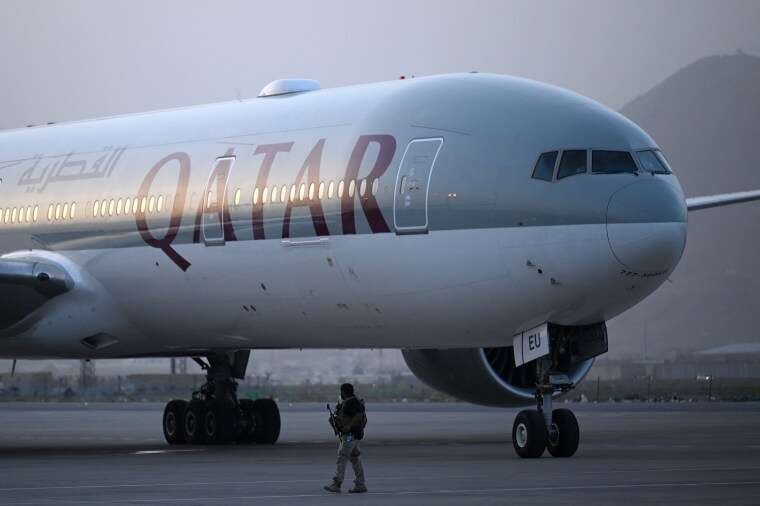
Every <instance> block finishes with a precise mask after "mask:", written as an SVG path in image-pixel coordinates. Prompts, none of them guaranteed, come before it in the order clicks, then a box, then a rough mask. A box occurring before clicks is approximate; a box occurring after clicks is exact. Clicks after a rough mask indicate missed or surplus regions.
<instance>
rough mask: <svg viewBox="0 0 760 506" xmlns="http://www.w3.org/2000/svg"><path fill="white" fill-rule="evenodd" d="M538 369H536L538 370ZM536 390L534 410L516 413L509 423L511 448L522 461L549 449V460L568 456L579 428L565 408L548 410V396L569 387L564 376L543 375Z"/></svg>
mask: <svg viewBox="0 0 760 506" xmlns="http://www.w3.org/2000/svg"><path fill="white" fill-rule="evenodd" d="M539 369H540V368H539ZM545 376H546V379H547V381H546V382H542V383H539V385H538V386H537V388H536V404H537V405H538V408H537V409H525V410H522V411H520V412H519V413H518V414H517V416H516V417H515V422H514V424H512V445H513V446H514V448H515V453H517V455H518V456H520V457H522V458H524V459H535V458H538V457H540V456H541V455H543V454H544V450H549V454H550V455H551V456H552V457H561V458H565V457H572V456H573V455H575V452H576V451H577V450H578V443H579V442H580V429H579V428H578V420H577V418H575V415H574V414H573V412H572V411H570V410H569V409H552V396H553V395H554V394H555V393H556V392H563V391H566V390H568V389H570V388H572V383H571V382H570V380H569V379H568V378H567V376H566V375H564V374H547V375H545Z"/></svg>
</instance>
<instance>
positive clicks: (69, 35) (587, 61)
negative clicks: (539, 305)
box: [0, 0, 760, 128]
mask: <svg viewBox="0 0 760 506" xmlns="http://www.w3.org/2000/svg"><path fill="white" fill-rule="evenodd" d="M737 49H742V50H744V51H746V52H749V53H753V54H760V1H756V0H751V1H720V2H719V1H714V2H713V1H702V0H687V1H663V0H657V1H640V0H636V1H633V0H631V1H628V2H613V1H610V0H602V1H584V2H569V1H563V2H559V1H558V2H511V1H474V0H459V1H435V2H434V1H416V2H414V1H409V0H405V1H392V0H382V1H373V2H368V1H367V2H365V1H360V0H350V1H336V2H331V1H327V0H322V1H314V2H301V1H295V0H288V1H282V2H272V1H269V2H254V1H249V2H243V1H239V2H223V1H213V2H210V1H209V2H194V1H188V0H184V1H171V2H168V1H167V2H160V1H156V0H152V1H137V0H130V1H123V2H115V1H105V0H99V1H73V0H50V1H30V0H18V1H16V0H0V65H1V66H2V74H1V75H2V78H1V79H0V128H8V127H17V126H23V125H26V124H30V123H43V122H46V121H63V120H67V119H77V118H83V117H92V116H102V115H108V114H117V113H123V112H135V111H142V110H148V109H157V108H165V107H174V106H180V105H190V104H196V103H204V102H212V101H220V100H230V99H234V98H236V96H238V95H240V96H243V97H250V96H255V95H256V94H257V93H258V91H259V90H260V89H261V88H262V87H263V86H264V85H265V84H266V83H267V82H269V81H270V80H272V79H276V78H281V77H310V78H315V79H318V80H319V81H321V82H322V85H323V86H325V87H328V86H339V85H345V84H351V83H359V82H367V81H377V80H387V79H394V78H397V77H398V76H399V75H401V74H407V75H408V74H416V75H428V74H437V73H445V72H458V71H469V70H479V71H483V72H497V73H505V74H514V75H520V76H526V77H531V78H534V79H539V80H542V81H547V82H551V83H554V84H558V85H560V86H564V87H567V88H570V89H573V90H575V91H578V92H580V93H583V94H585V95H588V96H590V97H593V98H595V99H597V100H600V101H601V102H603V103H606V104H607V105H610V106H612V107H615V108H619V107H620V106H621V105H623V104H624V103H625V102H627V101H628V100H630V99H632V98H634V97H635V96H637V95H638V94H640V93H642V92H644V91H646V90H648V89H649V88H651V87H652V86H654V85H655V84H657V83H658V82H660V81H661V80H663V79H664V78H666V77H667V76H669V75H670V74H672V73H673V72H675V71H676V70H678V69H679V68H681V67H683V66H685V65H687V64H689V63H691V62H692V61H694V60H696V59H698V58H701V57H703V56H707V55H713V54H718V53H733V52H735V51H736V50H737Z"/></svg>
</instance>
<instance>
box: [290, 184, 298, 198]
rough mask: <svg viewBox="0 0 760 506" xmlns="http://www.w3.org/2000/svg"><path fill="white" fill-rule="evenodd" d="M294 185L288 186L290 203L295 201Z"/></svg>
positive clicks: (295, 189)
mask: <svg viewBox="0 0 760 506" xmlns="http://www.w3.org/2000/svg"><path fill="white" fill-rule="evenodd" d="M296 191H297V188H296V185H294V184H293V185H290V201H291V202H294V201H295V200H296Z"/></svg>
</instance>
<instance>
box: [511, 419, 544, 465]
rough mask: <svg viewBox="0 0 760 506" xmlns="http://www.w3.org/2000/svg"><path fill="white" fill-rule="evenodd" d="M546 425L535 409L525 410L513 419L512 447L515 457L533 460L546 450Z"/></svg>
mask: <svg viewBox="0 0 760 506" xmlns="http://www.w3.org/2000/svg"><path fill="white" fill-rule="evenodd" d="M546 436H547V434H546V425H545V423H544V417H543V415H542V414H541V412H540V411H538V410H536V409H525V410H523V411H520V412H519V413H518V414H517V416H516V417H515V423H514V424H513V425H512V445H513V446H514V447H515V452H517V455H519V456H520V457H522V458H524V459H535V458H538V457H540V456H541V455H543V453H544V450H545V449H546V439H547V437H546Z"/></svg>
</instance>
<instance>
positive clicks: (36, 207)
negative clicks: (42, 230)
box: [32, 206, 40, 223]
mask: <svg viewBox="0 0 760 506" xmlns="http://www.w3.org/2000/svg"><path fill="white" fill-rule="evenodd" d="M39 215H40V206H34V212H33V213H32V219H33V220H34V222H35V223H37V217H38V216H39Z"/></svg>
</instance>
